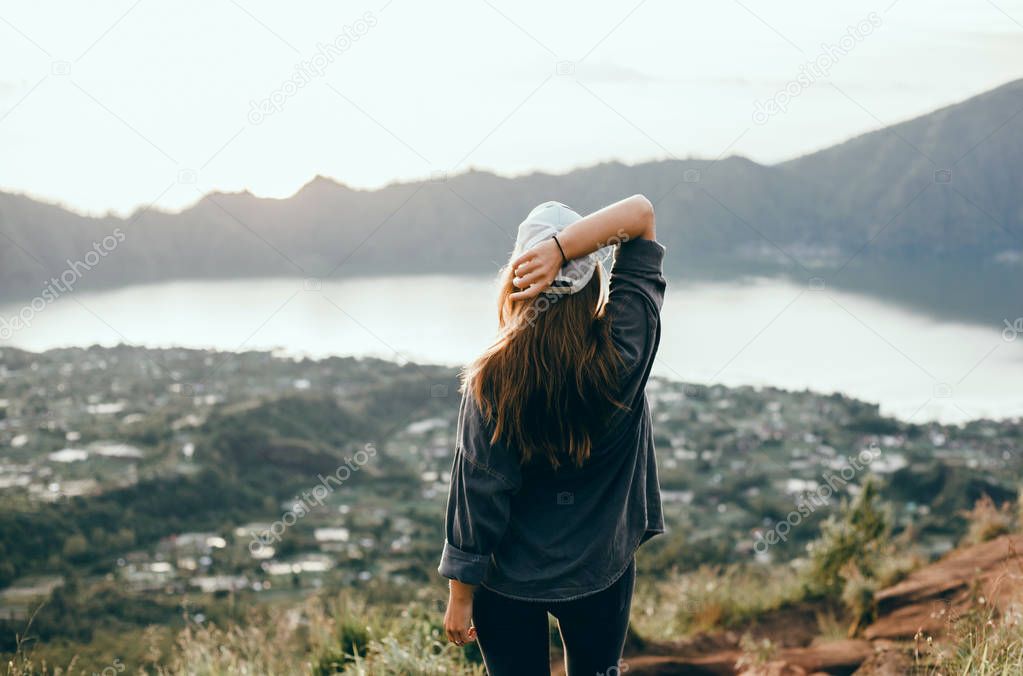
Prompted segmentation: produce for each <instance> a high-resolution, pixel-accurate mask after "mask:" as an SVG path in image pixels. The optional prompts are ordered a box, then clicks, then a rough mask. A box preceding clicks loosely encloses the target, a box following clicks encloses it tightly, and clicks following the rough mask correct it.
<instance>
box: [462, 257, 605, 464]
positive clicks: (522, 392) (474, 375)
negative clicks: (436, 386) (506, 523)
mask: <svg viewBox="0 0 1023 676" xmlns="http://www.w3.org/2000/svg"><path fill="white" fill-rule="evenodd" d="M602 280H603V271H602V270H601V267H600V266H599V265H598V266H597V269H596V270H595V271H594V275H593V277H592V278H591V279H590V281H589V282H588V283H587V284H586V286H585V287H583V288H582V289H581V290H580V291H579V292H578V293H575V294H571V295H554V294H547V293H542V294H540V295H539V296H537V297H535V298H533V299H529V300H526V301H513V300H511V299H510V298H509V295H510V294H511V293H513V292H515V291H518V289H516V288H515V287H514V285H513V284H512V271H511V269H510V268H505V270H503V271H502V274H501V282H500V289H499V294H498V326H499V331H498V337H497V340H496V341H495V342H494V343H493V344H492V345H491V346H490V347H489V348H488V349H487V350H486V351H485V352H484V353H483V354H482V355H481V356H480V357H479V358H478V359H476V361H475V362H473V363H472V364H470V365H469V366H468V367H466V369H465V371H464V373H463V389H464V390H465V391H467V392H468V393H470V394H471V395H472V396H473V397H474V398H475V400H476V402H477V403H478V405H479V407H480V410H481V412H482V413H483V416H484V418H485V419H486V420H487V421H488V422H493V424H494V431H493V435H492V438H491V440H490V441H491V443H497V442H501V443H503V444H504V445H505V446H506V447H508V448H509V449H512V450H517V451H518V452H519V453H520V455H521V461H522V463H527V462H529V461H530V460H531V459H532V458H533V457H534V455H536V454H539V455H540V456H541V457H542V456H546V458H547V459H548V460H549V461H550V463H551V466H552V467H554V468H555V469H557V468H558V467H559V465H560V464H561V458H564V457H565V456H567V457H568V458H569V459H570V460H571V461H572V462H573V463H574V464H575V465H576V466H582V465H583V463H585V462H586V460H587V459H588V458H589V457H590V450H591V448H592V445H593V441H594V439H596V438H597V437H598V435H599V434H600V433H601V431H602V430H603V427H604V424H605V423H606V421H607V419H608V417H609V416H610V414H611V413H612V412H613V411H614V409H616V408H625V406H624V405H623V404H621V403H620V402H619V401H618V400H617V399H616V396H617V388H618V367H619V363H620V361H621V357H620V356H619V355H618V352H617V350H616V349H615V347H614V344H613V343H612V341H611V330H610V326H609V324H608V321H607V318H606V317H605V315H604V306H605V303H606V298H605V294H604V293H603V286H604V285H603V283H602Z"/></svg>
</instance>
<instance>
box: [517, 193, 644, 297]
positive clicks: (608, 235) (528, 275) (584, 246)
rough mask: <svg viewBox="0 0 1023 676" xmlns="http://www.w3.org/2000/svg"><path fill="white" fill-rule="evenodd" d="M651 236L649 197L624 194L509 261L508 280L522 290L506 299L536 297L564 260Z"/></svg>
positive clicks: (548, 283) (552, 278) (546, 285)
mask: <svg viewBox="0 0 1023 676" xmlns="http://www.w3.org/2000/svg"><path fill="white" fill-rule="evenodd" d="M655 238H656V232H655V229H654V207H653V205H652V204H651V203H650V200H648V199H647V198H646V197H644V196H643V195H633V196H632V197H627V198H625V199H623V200H621V201H619V202H615V203H614V204H611V205H609V206H606V207H604V208H603V209H601V210H599V211H594V212H593V213H592V214H589V215H588V216H584V217H583V218H581V219H579V220H578V221H576V222H575V223H573V224H572V225H570V226H568V227H567V228H565V229H564V230H562V231H561V232H560V233H558V235H557V241H555V240H554V238H551V239H549V240H547V241H545V242H543V243H541V244H540V245H539V246H536V247H534V248H533V249H530V250H529V251H527V252H525V253H523V254H522V255H521V256H519V257H518V258H516V259H515V260H514V261H512V263H511V266H512V270H513V271H514V272H515V277H514V279H513V280H512V282H513V283H514V284H515V286H516V287H518V288H520V289H522V291H518V292H516V293H513V294H511V296H510V298H511V299H512V300H525V299H527V298H532V297H534V296H538V295H539V294H540V293H541V292H542V291H543V290H544V289H546V288H547V287H548V286H549V285H550V283H551V282H552V281H553V280H554V277H555V276H556V275H557V273H558V270H560V269H561V266H562V264H563V263H564V259H568V260H571V259H573V258H579V257H581V256H586V255H589V254H591V253H593V252H594V251H597V250H598V249H601V248H603V247H605V246H608V245H610V244H614V243H616V242H621V241H628V240H632V239H655ZM558 245H560V248H559V246H558ZM562 254H564V258H562Z"/></svg>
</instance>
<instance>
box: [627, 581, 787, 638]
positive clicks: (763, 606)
mask: <svg viewBox="0 0 1023 676" xmlns="http://www.w3.org/2000/svg"><path fill="white" fill-rule="evenodd" d="M804 597H805V589H804V586H803V584H802V582H801V577H800V574H799V573H798V571H796V570H795V569H794V568H792V567H790V566H784V567H774V568H767V567H764V566H761V565H758V564H749V565H733V566H724V567H722V566H701V567H700V568H699V569H697V570H695V571H693V572H690V573H675V574H673V575H672V576H671V577H669V578H668V579H667V580H666V581H663V582H655V583H650V584H646V585H641V586H640V587H638V588H637V591H636V599H635V601H634V603H633V613H632V623H633V627H635V629H636V631H637V632H638V633H639V634H641V635H642V636H644V637H645V638H650V639H655V640H673V639H678V638H681V637H684V636H687V635H690V634H693V633H695V632H698V631H709V630H713V629H728V628H733V627H738V626H741V625H742V624H744V623H746V622H748V621H750V620H753V619H755V618H756V617H757V616H759V615H762V614H764V613H766V612H768V611H771V610H776V609H778V608H781V607H783V606H785V605H786V604H789V603H794V602H797V601H800V600H802V599H803V598H804Z"/></svg>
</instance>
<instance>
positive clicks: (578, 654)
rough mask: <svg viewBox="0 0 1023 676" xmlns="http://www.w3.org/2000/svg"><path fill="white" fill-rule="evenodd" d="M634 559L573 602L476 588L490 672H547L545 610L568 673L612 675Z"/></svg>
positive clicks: (521, 675)
mask: <svg viewBox="0 0 1023 676" xmlns="http://www.w3.org/2000/svg"><path fill="white" fill-rule="evenodd" d="M635 581H636V562H635V561H633V562H632V563H631V564H629V567H628V568H627V569H626V571H625V573H623V574H622V576H621V577H620V578H618V581H617V582H615V583H614V584H613V585H611V586H610V587H608V588H607V589H605V590H603V591H599V592H597V593H596V594H591V595H590V596H585V597H583V598H581V599H576V600H575V601H518V600H516V599H510V598H508V597H507V596H501V595H500V594H497V593H495V592H492V591H490V590H489V589H487V588H485V587H480V588H479V589H477V590H476V594H475V597H474V599H473V608H472V619H473V624H475V625H476V636H477V640H478V641H479V645H480V651H481V652H482V653H483V661H484V663H485V664H486V666H487V672H488V673H489V674H490V675H491V676H505V675H506V674H514V676H541V675H543V676H549V675H550V673H551V665H550V633H549V629H548V624H547V613H550V614H551V615H553V616H554V617H556V618H557V620H558V627H559V628H560V629H561V642H562V644H563V645H564V646H565V669H566V671H567V673H568V676H600V675H602V674H603V675H606V676H613V675H615V674H620V673H621V667H620V665H619V663H618V662H619V660H620V659H621V657H622V649H623V648H624V647H625V632H626V630H627V629H628V628H629V608H630V607H631V606H632V588H633V585H634V584H635Z"/></svg>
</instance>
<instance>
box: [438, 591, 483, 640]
mask: <svg viewBox="0 0 1023 676" xmlns="http://www.w3.org/2000/svg"><path fill="white" fill-rule="evenodd" d="M474 590H475V587H473V586H471V585H467V584H462V583H461V582H458V581H457V580H452V581H451V583H450V592H449V593H448V610H447V612H446V613H444V631H445V632H446V633H447V635H448V640H449V641H451V642H452V643H454V644H455V645H465V644H466V643H469V642H471V641H475V640H476V627H474V626H472V593H473V591H474Z"/></svg>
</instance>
